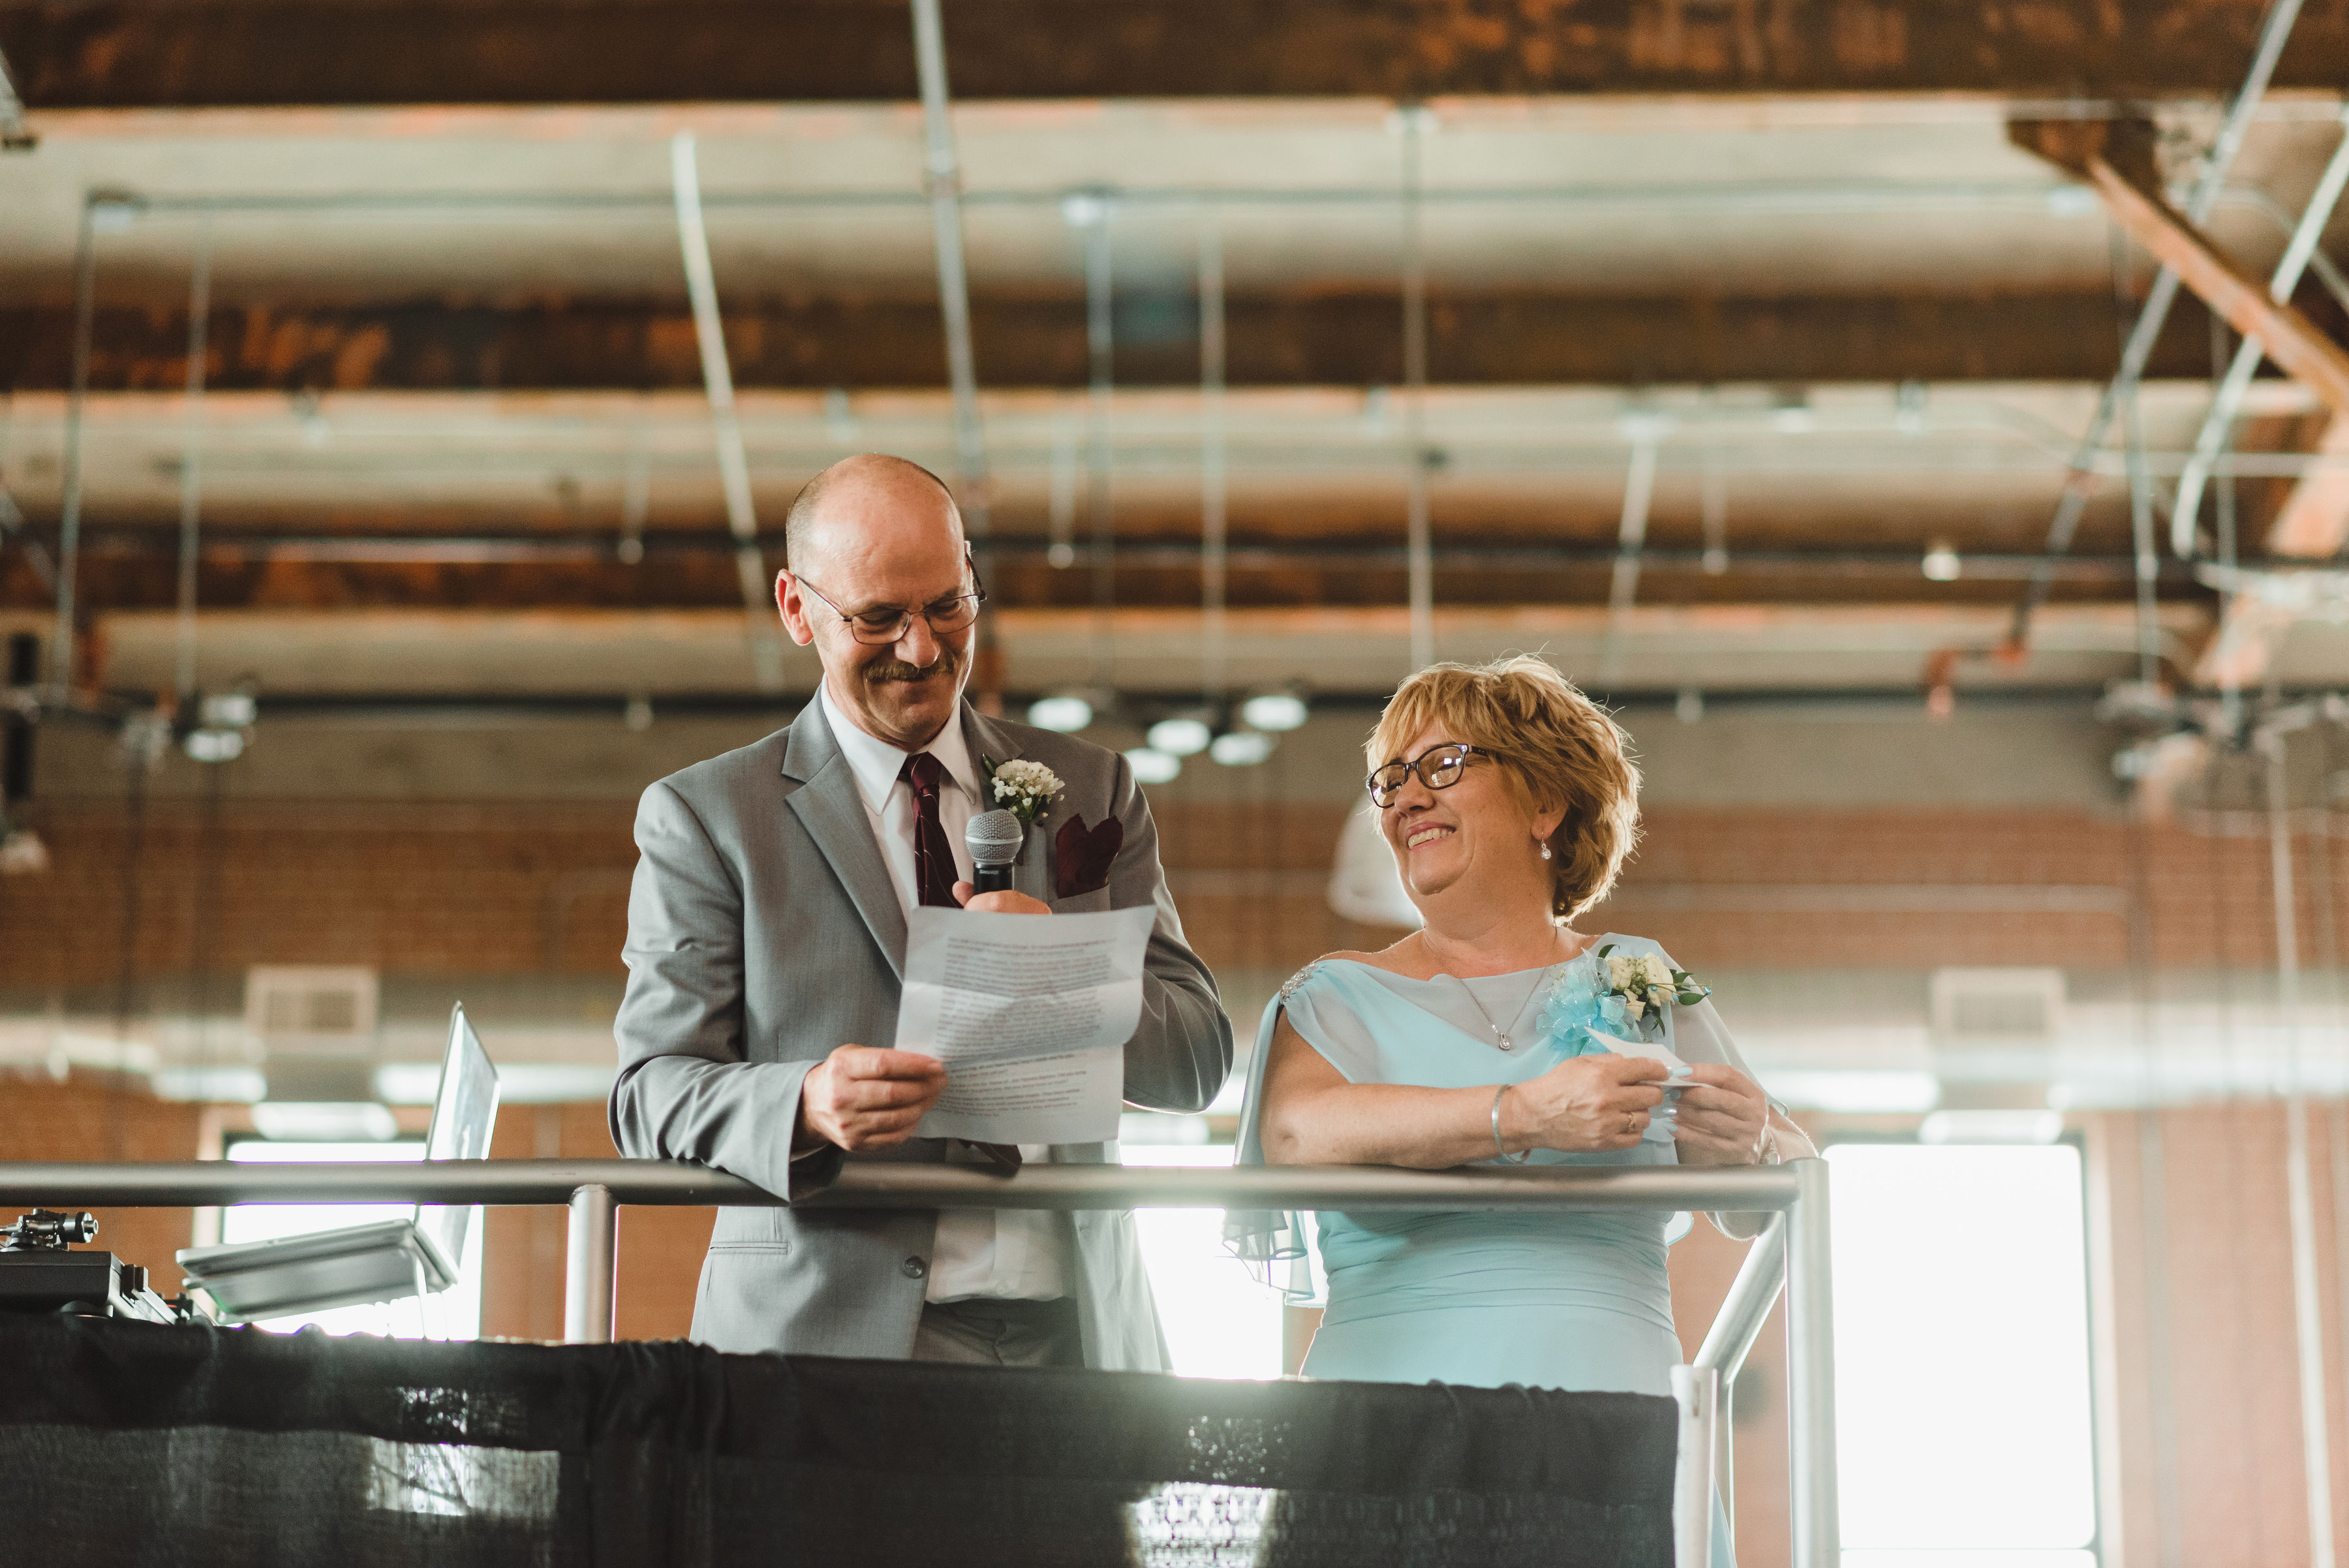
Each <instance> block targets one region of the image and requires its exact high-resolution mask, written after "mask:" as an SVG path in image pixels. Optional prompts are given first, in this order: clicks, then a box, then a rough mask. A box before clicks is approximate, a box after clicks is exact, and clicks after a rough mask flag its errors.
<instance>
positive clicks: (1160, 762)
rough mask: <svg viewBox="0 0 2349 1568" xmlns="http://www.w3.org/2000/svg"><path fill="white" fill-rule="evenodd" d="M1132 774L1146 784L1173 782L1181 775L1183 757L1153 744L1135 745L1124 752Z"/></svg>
mask: <svg viewBox="0 0 2349 1568" xmlns="http://www.w3.org/2000/svg"><path fill="white" fill-rule="evenodd" d="M1125 761H1126V765H1127V766H1128V767H1131V768H1132V769H1133V776H1134V777H1135V778H1136V779H1138V780H1139V781H1141V782H1142V783H1143V784H1173V783H1174V781H1175V780H1176V779H1177V778H1179V777H1181V776H1182V773H1183V759H1182V758H1180V757H1178V756H1174V755H1172V754H1171V753H1166V752H1162V751H1159V750H1158V749H1157V748H1155V747H1154V746H1136V747H1134V748H1133V750H1132V751H1130V752H1128V753H1125Z"/></svg>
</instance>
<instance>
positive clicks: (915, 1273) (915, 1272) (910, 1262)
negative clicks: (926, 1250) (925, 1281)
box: [897, 1258, 930, 1280]
mask: <svg viewBox="0 0 2349 1568" xmlns="http://www.w3.org/2000/svg"><path fill="white" fill-rule="evenodd" d="M897 1267H898V1269H899V1271H900V1272H903V1273H904V1274H905V1277H906V1278H907V1279H909V1280H918V1279H920V1278H921V1277H922V1276H923V1275H924V1274H926V1273H928V1272H930V1265H929V1264H928V1263H927V1262H924V1261H923V1260H922V1259H920V1258H908V1259H906V1260H905V1262H902V1263H900V1264H898V1265H897Z"/></svg>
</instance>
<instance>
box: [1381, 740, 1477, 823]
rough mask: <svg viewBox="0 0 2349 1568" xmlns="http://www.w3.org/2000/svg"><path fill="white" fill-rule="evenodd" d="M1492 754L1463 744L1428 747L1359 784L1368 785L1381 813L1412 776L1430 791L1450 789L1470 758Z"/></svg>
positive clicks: (1458, 780) (1382, 769)
mask: <svg viewBox="0 0 2349 1568" xmlns="http://www.w3.org/2000/svg"><path fill="white" fill-rule="evenodd" d="M1494 754H1495V753H1491V752H1488V751H1486V750H1485V748H1484V747H1482V746H1470V745H1463V744H1461V743H1459V742H1454V743H1453V744H1451V745H1448V746H1430V747H1429V748H1428V749H1427V750H1426V751H1423V752H1422V753H1419V755H1418V756H1417V757H1415V758H1413V760H1412V761H1410V762H1407V763H1388V764H1387V765H1386V766H1384V767H1382V768H1381V769H1380V770H1379V771H1378V772H1376V773H1374V774H1371V776H1370V777H1369V778H1368V779H1366V780H1364V781H1363V782H1364V783H1365V784H1368V785H1369V787H1370V791H1371V802H1372V803H1373V804H1374V805H1377V806H1378V808H1379V809H1380V810H1381V811H1384V810H1385V809H1386V808H1387V807H1389V806H1391V805H1393V804H1394V797H1395V794H1396V792H1397V791H1399V790H1401V789H1402V786H1403V785H1404V784H1405V783H1407V782H1408V781H1409V780H1410V779H1411V778H1412V776H1413V774H1417V775H1418V778H1419V782H1420V783H1422V784H1425V785H1426V786H1427V787H1428V788H1430V789H1450V788H1451V787H1452V786H1453V785H1454V784H1458V783H1459V782H1460V775H1461V774H1464V773H1466V772H1467V771H1468V759H1469V758H1470V757H1490V756H1492V755H1494Z"/></svg>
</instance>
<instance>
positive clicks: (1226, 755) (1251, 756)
mask: <svg viewBox="0 0 2349 1568" xmlns="http://www.w3.org/2000/svg"><path fill="white" fill-rule="evenodd" d="M1273 743H1274V742H1273V739H1272V737H1271V736H1270V735H1259V734H1257V732H1255V731H1254V730H1234V731H1233V732H1231V733H1230V734H1228V735H1217V736H1216V738H1215V739H1214V740H1213V741H1211V742H1208V744H1207V755H1209V756H1211V757H1213V758H1215V759H1216V761H1217V762H1219V763H1223V764H1224V766H1226V767H1227V768H1252V767H1254V766H1256V765H1257V763H1260V762H1262V761H1264V760H1265V759H1266V758H1267V757H1268V756H1270V755H1272V748H1273Z"/></svg>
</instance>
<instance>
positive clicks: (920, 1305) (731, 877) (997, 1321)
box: [611, 454, 1232, 1370]
mask: <svg viewBox="0 0 2349 1568" xmlns="http://www.w3.org/2000/svg"><path fill="white" fill-rule="evenodd" d="M786 549H787V551H788V553H789V556H790V560H791V567H790V569H789V570H787V571H785V572H783V573H781V574H780V576H778V578H777V583H776V598H777V604H778V607H779V608H780V609H781V613H782V618H783V624H784V626H785V627H786V628H788V629H789V630H790V632H791V635H792V640H794V641H796V642H798V643H800V644H801V645H802V646H805V645H807V644H809V643H813V644H814V645H815V648H816V650H817V652H818V653H819V654H820V655H821V656H822V658H823V687H822V690H821V692H820V694H819V696H818V698H817V700H816V701H812V702H810V703H809V704H808V705H807V706H806V707H805V708H804V709H802V711H801V712H800V716H799V718H798V719H797V720H795V721H794V722H792V725H791V727H790V728H789V729H787V730H782V731H780V732H777V733H775V734H772V735H770V736H768V737H767V738H766V739H765V740H763V741H761V742H757V743H756V744H754V745H750V746H745V747H743V748H742V749H741V750H740V751H736V752H729V753H726V754H725V755H724V756H720V757H715V758H712V759H711V760H710V761H709V762H706V763H697V764H696V765H695V766H693V767H689V768H687V769H686V770H685V771H684V772H682V773H678V774H672V775H670V776H669V777H667V778H666V779H663V780H662V781H661V782H660V783H658V784H654V785H653V786H652V787H651V788H650V789H647V791H645V794H644V798H643V800H642V801H641V803H640V804H639V805H638V806H637V808H636V846H637V849H638V852H639V858H638V860H637V862H636V882H635V886H634V888H633V890H632V891H631V893H630V895H629V899H628V941H627V948H626V960H627V964H628V988H627V994H626V1000H625V1001H623V1002H621V1004H620V1012H619V1016H618V1019H617V1021H616V1023H615V1026H614V1033H615V1035H616V1038H617V1040H618V1042H619V1047H620V1072H619V1077H618V1080H617V1081H616V1083H615V1084H614V1085H613V1087H612V1102H611V1121H612V1137H613V1138H614V1140H615V1141H616V1143H617V1144H618V1145H619V1147H620V1151H621V1152H622V1153H623V1154H626V1155H630V1156H635V1157H638V1158H647V1157H649V1158H667V1159H683V1160H690V1161H692V1162H694V1163H696V1164H700V1165H707V1166H711V1167H714V1168H718V1169H720V1170H726V1171H731V1172H732V1173H734V1174H735V1175H737V1176H740V1177H743V1178H746V1179H749V1180H750V1181H753V1182H756V1183H757V1184H758V1185H759V1186H761V1187H763V1188H765V1189H768V1190H769V1191H770V1192H773V1193H776V1194H778V1195H780V1196H783V1197H787V1198H788V1197H794V1196H798V1195H801V1194H803V1193H805V1192H806V1191H807V1190H808V1189H810V1188H811V1187H812V1186H816V1185H820V1184H821V1183H823V1182H824V1181H826V1180H828V1179H830V1178H831V1177H832V1175H833V1173H834V1172H836V1171H837V1170H838V1169H839V1168H840V1166H841V1163H842V1162H843V1160H846V1159H897V1160H921V1161H940V1160H965V1161H971V1162H975V1163H977V1162H986V1161H989V1160H993V1161H996V1162H998V1163H1002V1164H1010V1163H1016V1162H1017V1161H1018V1160H1019V1159H1020V1158H1028V1159H1045V1160H1051V1161H1061V1162H1076V1163H1097V1162H1100V1161H1102V1160H1104V1159H1106V1158H1109V1147H1108V1146H1106V1145H1101V1144H1088V1145H1061V1146H1052V1147H1044V1146H1035V1147H1026V1148H1023V1149H1020V1150H1019V1151H1017V1152H1015V1151H1013V1150H1010V1149H1008V1148H1000V1147H992V1146H988V1147H975V1146H969V1145H965V1144H963V1143H961V1142H959V1141H958V1140H954V1139H944V1138H916V1137H914V1136H913V1132H914V1127H915V1124H916V1123H917V1122H919V1121H920V1120H921V1117H922V1115H923V1113H924V1112H925V1111H926V1110H927V1109H928V1108H929V1107H930V1106H931V1105H932V1104H933V1103H934V1102H935V1101H936V1099H937V1097H938V1094H939V1092H940V1091H941V1090H942V1089H943V1088H944V1087H945V1085H946V1070H945V1068H944V1067H943V1066H942V1065H941V1064H939V1063H938V1062H937V1061H936V1059H934V1058H932V1057H928V1056H922V1055H916V1054H912V1053H910V1052H903V1051H896V1050H891V1049H887V1048H885V1045H878V1044H874V1043H875V1042H887V1041H891V1040H894V1039H895V1037H896V1031H897V1000H898V992H899V987H900V984H901V981H902V978H903V967H904V961H905V929H906V926H905V922H906V913H907V911H908V910H909V909H912V908H913V907H915V906H916V905H919V904H947V903H953V902H957V901H959V902H961V903H963V904H965V905H967V906H968V908H970V909H992V910H996V911H999V912H1004V913H1012V914H1033V915H1050V914H1052V913H1054V912H1056V911H1066V912H1078V911H1085V910H1095V909H1125V908H1132V907H1135V906H1150V907H1153V908H1154V909H1156V910H1157V912H1158V915H1157V922H1156V925H1155V927H1154V929H1153V931H1152V934H1151V940H1150V949H1149V959H1148V969H1147V973H1146V978H1145V979H1144V981H1143V1005H1142V1023H1141V1025H1140V1027H1139V1028H1138V1029H1137V1030H1136V1031H1135V1033H1134V1035H1133V1039H1132V1040H1130V1041H1128V1042H1127V1044H1126V1046H1125V1098H1126V1099H1127V1100H1128V1101H1130V1102H1132V1103H1133V1104H1136V1105H1141V1106H1150V1107H1152V1108H1154V1109H1161V1110H1170V1111H1196V1110H1200V1109H1202V1108H1204V1107H1205V1106H1206V1104H1207V1102H1208V1101H1209V1100H1211V1099H1212V1098H1214V1097H1215V1094H1216V1090H1217V1089H1218V1088H1219V1087H1220V1086H1221V1085H1222V1084H1223V1081H1224V1077H1225V1075H1226V1073H1227V1072H1228V1071H1229V1070H1230V1067H1231V1058H1232V1038H1231V1025H1230V1023H1229V1022H1228V1021H1227V1020H1226V1018H1225V1017H1224V1013H1223V1009H1222V1007H1221V1005H1220V1004H1219V1003H1218V1002H1217V1000H1216V988H1215V982H1214V981H1213V980H1211V979H1210V978H1209V976H1208V974H1207V971H1206V966H1205V965H1203V964H1202V963H1201V962H1200V961H1199V960H1198V958H1197V957H1196V956H1195V954H1193V953H1192V951H1191V950H1190V949H1189V948H1188V947H1187V946H1186V945H1185V943H1184V940H1183V927H1182V922H1181V920H1180V919H1178V918H1177V917H1176V915H1175V912H1174V900H1173V899H1172V898H1169V897H1168V895H1167V892H1166V879H1165V877H1164V874H1163V873H1162V872H1161V871H1160V869H1159V865H1158V836H1157V830H1156V828H1155V827H1154V826H1153V825H1152V822H1151V817H1150V807H1149V805H1148V803H1147V802H1145V801H1144V800H1143V797H1142V792H1141V791H1140V790H1139V789H1138V788H1136V787H1135V784H1134V780H1133V771H1132V770H1131V769H1130V768H1128V767H1127V765H1126V763H1125V760H1124V759H1123V757H1120V756H1119V755H1118V754H1117V753H1114V752H1108V751H1104V750H1102V748H1100V747H1098V746H1094V745H1091V744H1089V743H1087V742H1083V741H1080V740H1077V739H1075V738H1074V737H1072V736H1067V735H1059V734H1054V733H1052V732H1050V731H1044V730H1036V729H1030V727H1028V726H1027V725H1024V724H1011V723H1005V722H1000V721H998V720H990V719H987V718H983V717H981V716H980V715H979V714H978V712H976V711H974V710H972V709H971V708H970V706H969V705H968V704H967V703H966V702H965V701H963V695H962V693H963V687H964V684H965V683H966V681H968V679H969V675H970V668H971V654H972V649H973V644H974V641H975V633H976V623H977V617H978V606H979V603H980V602H981V600H982V599H983V598H984V597H985V596H984V594H983V592H982V590H981V589H980V587H979V585H978V579H977V575H976V573H975V572H974V571H973V570H972V568H971V566H970V557H969V554H968V546H967V545H966V544H965V542H964V538H963V531H962V518H961V515H960V514H959V513H958V512H957V510H956V507H955V504H954V501H953V498H952V497H951V496H950V495H949V494H948V493H947V489H946V486H945V485H944V484H942V483H939V482H938V480H937V479H936V477H935V476H934V475H932V474H930V473H929V472H927V471H926V470H924V469H922V468H919V467H917V466H916V465H915V464H913V463H910V462H905V461H904V460H902V459H899V458H894V457H885V456H880V455H874V454H868V455H866V456H863V457H853V458H850V459H847V460H846V461H845V462H840V463H836V464H834V465H833V467H832V468H830V469H827V470H826V471H825V472H823V473H822V474H819V475H818V476H817V477H816V478H815V479H814V480H813V481H812V482H811V483H810V484H809V485H808V487H807V489H806V490H804V491H802V493H801V495H800V498H799V500H798V501H797V502H796V503H794V504H793V505H792V513H791V517H790V521H789V523H788V524H787V528H786ZM1013 758H1026V759H1030V760H1032V761H1035V762H1040V763H1044V764H1045V765H1046V766H1048V767H1050V769H1051V770H1052V772H1053V773H1055V774H1058V775H1059V776H1060V777H1061V781H1062V782H1063V784H1065V785H1066V788H1065V789H1064V791H1063V792H1062V793H1061V795H1060V796H1059V797H1058V798H1057V799H1055V800H1054V801H1053V802H1052V803H1051V805H1050V806H1049V807H1048V808H1047V809H1046V810H1045V811H1044V812H1043V813H1042V814H1040V815H1039V817H1038V819H1037V822H1036V825H1035V826H1033V827H1031V828H1030V830H1029V835H1028V842H1027V846H1026V848H1025V850H1024V851H1023V852H1022V854H1021V856H1020V859H1019V866H1018V867H1017V870H1016V872H1015V875H1014V884H1015V890H1013V891H1009V892H999V893H983V894H979V895H978V896H976V897H974V896H972V893H971V889H970V887H969V876H970V858H969V851H968V848H967V847H966V846H965V845H964V842H963V831H962V830H963V827H964V826H965V824H967V823H968V821H969V819H970V817H971V815H973V813H974V812H976V811H981V810H986V809H988V808H989V807H990V806H991V805H993V802H992V801H990V800H988V799H986V798H985V794H984V793H983V792H984V784H985V781H984V778H983V776H982V775H983V774H984V772H985V768H986V765H987V763H986V762H985V761H984V760H983V759H992V761H993V762H995V763H1004V762H1008V761H1010V760H1011V759H1013ZM693 1336H694V1338H696V1339H698V1340H699V1341H701V1342H703V1343H704V1344H707V1345H715V1346H716V1347H718V1348H719V1349H720V1350H731V1351H782V1352H790V1353H793V1354H803V1355H864V1356H885V1357H897V1358H902V1357H907V1356H911V1357H914V1358H916V1359H925V1360H951V1361H972V1362H986V1363H993V1364H1000V1365H1030V1366H1076V1365H1084V1366H1104V1367H1122V1368H1129V1369H1141V1370H1163V1369H1164V1366H1165V1342H1164V1338H1163V1337H1162V1336H1161V1334H1159V1331H1158V1321H1157V1315H1156V1313H1155V1312H1154V1308H1153V1306H1152V1303H1151V1295H1150V1282H1149V1280H1148V1278H1147V1277H1146V1276H1145V1275H1144V1274H1143V1268H1142V1259H1141V1253H1140V1251H1139V1248H1138V1247H1137V1245H1136V1242H1135V1239H1134V1233H1133V1217H1132V1215H1130V1214H1128V1213H1125V1212H1123V1211H1119V1212H1086V1213H1079V1214H1073V1215H1070V1214H1051V1213H1046V1212H1042V1211H1040V1210H947V1211H945V1212H935V1211H933V1212H928V1213H893V1212H887V1211H883V1210H858V1211H847V1210H799V1209H795V1208H790V1207H783V1208H756V1209H754V1208H727V1209H720V1210H719V1211H718V1227H717V1231H716V1233H715V1234H714V1235H713V1236H712V1237H711V1239H710V1244H709V1257H708V1259H707V1260H706V1261H705V1262H703V1264H702V1270H701V1288H700V1293H699V1296H698V1300H697V1302H696V1304H695V1309H694V1318H693Z"/></svg>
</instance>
